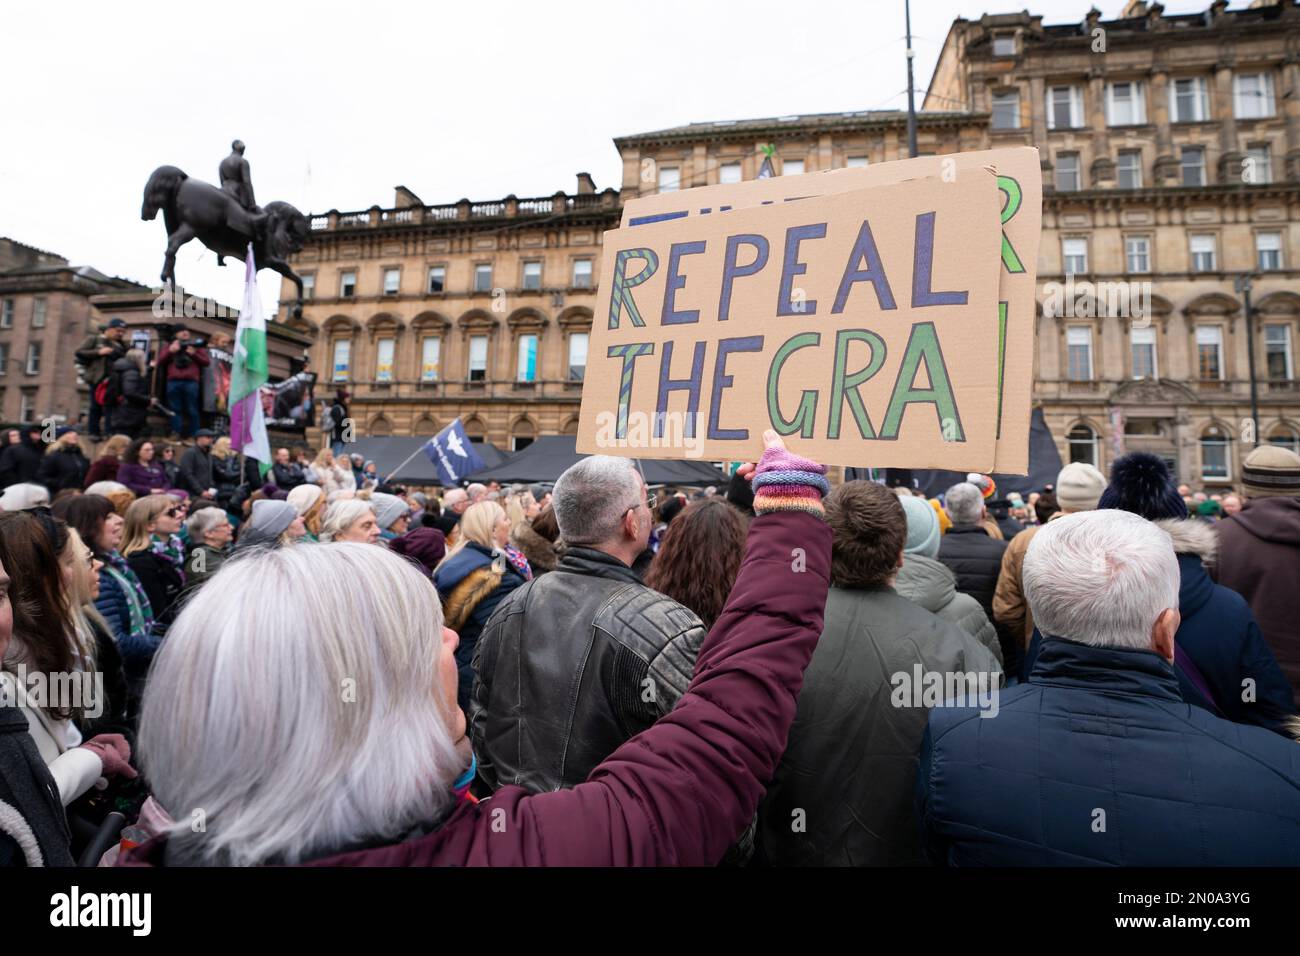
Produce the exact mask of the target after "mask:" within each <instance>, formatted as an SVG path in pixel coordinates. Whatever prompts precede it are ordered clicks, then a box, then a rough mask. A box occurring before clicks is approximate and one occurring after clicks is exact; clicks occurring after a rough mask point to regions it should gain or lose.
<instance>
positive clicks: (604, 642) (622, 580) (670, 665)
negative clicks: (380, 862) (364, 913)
mask: <svg viewBox="0 0 1300 956" xmlns="http://www.w3.org/2000/svg"><path fill="white" fill-rule="evenodd" d="M704 636H705V629H704V626H703V625H702V624H701V623H700V619H699V618H698V617H697V616H696V615H695V613H694V612H693V611H691V610H689V609H688V608H685V607H683V606H682V605H680V604H678V603H677V602H676V601H674V600H672V599H671V598H668V597H665V596H664V595H662V594H660V593H659V592H658V591H652V590H650V588H648V587H646V586H645V585H644V584H642V583H641V581H640V579H638V578H637V576H636V575H635V574H634V573H633V571H632V569H631V568H629V567H628V566H627V565H625V564H623V563H622V562H621V561H619V560H618V559H617V558H615V557H613V556H611V555H608V554H605V553H603V552H601V551H594V550H592V549H590V548H582V547H572V548H570V549H569V550H568V551H567V552H566V553H565V555H564V557H563V558H562V559H561V560H560V562H559V564H558V565H557V567H556V569H555V570H554V571H552V572H551V573H550V574H545V575H543V576H541V577H539V578H534V579H533V580H532V581H529V582H528V583H527V584H525V585H524V586H523V587H521V588H518V589H517V590H515V591H514V592H512V593H511V594H510V595H509V596H508V597H507V598H506V599H505V600H503V601H502V602H501V605H500V606H499V607H498V608H497V609H496V611H495V612H494V613H493V615H492V617H491V618H490V619H489V620H488V622H487V624H486V626H485V627H484V628H483V632H482V634H481V635H480V636H479V639H478V646H477V648H476V650H475V655H474V673H475V679H474V692H473V700H472V702H471V705H470V709H471V717H470V734H471V739H472V741H473V744H474V753H475V755H476V756H477V757H478V765H479V772H480V774H481V775H482V777H483V780H484V781H485V782H486V783H487V784H488V785H489V786H491V787H492V789H494V790H495V789H496V788H498V787H502V786H505V785H507V784H517V785H519V786H521V787H523V788H524V789H526V790H528V791H529V792H531V793H540V792H543V791H549V790H558V789H561V788H563V787H572V786H575V785H576V784H579V783H582V782H583V781H584V780H586V779H587V776H588V775H589V774H590V773H591V771H592V770H593V769H595V767H596V765H597V764H599V763H600V762H601V761H602V760H604V759H605V758H606V757H608V756H609V755H610V754H611V753H613V752H614V750H616V749H617V748H618V747H619V745H620V744H622V743H623V742H624V741H626V740H628V739H629V738H630V737H633V736H635V735H636V734H638V733H640V732H641V731H642V730H645V729H646V728H647V727H649V726H650V725H651V724H653V723H654V722H655V721H656V720H657V719H658V718H659V717H660V716H662V715H663V714H666V713H668V711H670V710H672V708H673V705H674V704H676V703H677V700H678V698H680V697H681V696H682V694H684V693H685V692H686V688H687V685H689V684H690V681H691V677H692V675H693V674H694V672H695V657H696V654H698V653H699V649H700V644H701V643H702V642H703V640H704Z"/></svg>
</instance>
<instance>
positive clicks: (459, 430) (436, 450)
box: [424, 418, 483, 488]
mask: <svg viewBox="0 0 1300 956" xmlns="http://www.w3.org/2000/svg"><path fill="white" fill-rule="evenodd" d="M424 453H425V454H426V455H428V456H429V461H431V462H433V466H434V467H435V468H437V469H438V478H439V480H440V481H441V482H442V484H443V487H446V488H453V487H455V486H457V485H459V484H460V482H461V479H462V478H464V477H465V476H466V475H472V474H474V472H476V471H479V470H480V469H482V467H483V459H482V458H480V457H479V456H478V453H477V452H475V451H474V446H473V445H471V444H470V441H469V436H468V435H466V434H465V426H464V425H462V424H461V423H460V419H459V418H458V419H456V420H455V421H454V422H452V423H451V424H450V425H448V426H447V427H446V428H444V429H443V430H442V431H440V432H438V434H436V435H434V436H433V437H432V438H430V439H429V440H428V441H427V442H425V444H424Z"/></svg>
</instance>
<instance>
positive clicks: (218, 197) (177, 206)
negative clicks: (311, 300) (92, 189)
mask: <svg viewBox="0 0 1300 956" xmlns="http://www.w3.org/2000/svg"><path fill="white" fill-rule="evenodd" d="M160 210H161V211H162V214H163V223H164V224H165V225H166V226H167V256H166V258H164V260H163V271H162V281H163V282H164V283H166V284H168V285H169V286H171V287H172V288H174V287H175V284H176V253H177V251H178V250H179V249H180V247H181V246H183V245H185V243H187V242H189V241H190V240H191V239H198V240H199V241H200V242H202V243H203V244H204V245H205V246H207V247H208V248H209V249H211V250H212V251H213V252H215V253H216V254H217V264H218V265H220V264H221V261H222V257H223V256H230V257H232V258H234V259H238V260H239V261H240V262H242V261H243V260H244V255H245V252H246V250H247V248H248V243H249V242H250V241H251V242H252V243H253V262H254V263H255V264H256V266H257V268H259V269H274V270H275V271H276V272H278V273H280V275H282V276H284V277H285V278H286V279H290V280H292V282H293V284H294V285H295V286H296V287H297V289H298V299H297V302H295V304H294V307H293V315H294V318H299V317H301V316H302V279H301V278H300V277H299V276H298V274H297V273H295V272H294V271H293V269H292V268H291V267H290V265H289V262H288V258H289V256H291V255H293V254H294V253H295V252H298V251H300V250H301V249H302V247H303V245H304V243H305V242H306V241H307V236H308V234H309V233H310V232H311V224H310V223H309V222H308V221H307V217H306V216H304V215H303V214H302V213H300V212H299V211H298V210H297V209H295V208H294V207H293V206H291V205H289V204H288V203H287V202H272V203H267V204H266V208H265V209H256V208H255V209H252V210H248V209H245V208H243V207H242V206H241V205H240V204H239V201H238V199H236V198H235V197H234V196H232V195H231V194H230V193H228V192H225V191H223V190H221V189H218V188H217V187H216V186H213V185H210V184H209V183H205V182H202V181H201V180H197V179H191V178H190V177H189V176H187V175H186V174H185V173H184V172H183V171H182V170H180V169H177V168H176V167H175V166H159V167H158V168H157V169H155V170H154V171H153V174H152V175H151V176H150V177H149V182H148V184H146V185H145V187H144V205H143V207H142V208H141V210H140V218H141V219H143V220H145V221H149V220H152V219H154V218H155V217H156V216H157V215H158V212H159V211H160Z"/></svg>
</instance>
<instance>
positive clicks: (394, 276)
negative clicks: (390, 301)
mask: <svg viewBox="0 0 1300 956" xmlns="http://www.w3.org/2000/svg"><path fill="white" fill-rule="evenodd" d="M401 284H402V270H401V269H385V270H384V295H397V290H398V289H399V288H401Z"/></svg>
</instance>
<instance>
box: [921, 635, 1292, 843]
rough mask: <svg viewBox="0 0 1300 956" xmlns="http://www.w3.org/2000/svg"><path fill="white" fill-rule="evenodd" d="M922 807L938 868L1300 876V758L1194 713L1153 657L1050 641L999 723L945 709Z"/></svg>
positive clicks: (933, 724)
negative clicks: (1283, 871)
mask: <svg viewBox="0 0 1300 956" xmlns="http://www.w3.org/2000/svg"><path fill="white" fill-rule="evenodd" d="M917 799H918V812H919V815H920V819H921V821H922V826H923V828H924V836H925V844H926V850H927V853H928V854H929V856H930V858H931V860H932V861H934V862H936V863H946V864H951V865H960V866H1044V865H1062V866H1079V865H1098V866H1260V865H1285V866H1295V865H1298V864H1300V745H1298V744H1296V743H1295V742H1293V741H1290V740H1287V739H1286V738H1284V737H1282V736H1280V735H1278V734H1274V733H1270V732H1269V731H1267V730H1264V729H1262V728H1259V727H1251V726H1248V725H1244V724H1234V723H1230V722H1228V721H1226V720H1222V719H1220V718H1218V717H1215V716H1214V715H1213V714H1210V713H1209V712H1207V711H1205V710H1202V709H1201V708H1199V707H1193V706H1191V705H1190V704H1186V703H1184V702H1183V700H1182V698H1181V696H1180V694H1179V690H1178V679H1177V678H1176V677H1175V675H1174V670H1173V667H1172V666H1170V665H1169V664H1168V663H1166V662H1165V660H1164V659H1163V658H1161V657H1159V656H1158V655H1156V654H1155V653H1154V652H1151V651H1139V650H1124V649H1119V648H1109V647H1088V646H1086V645H1083V644H1078V643H1075V642H1073V641H1066V640H1060V639H1056V638H1048V639H1047V640H1045V641H1044V642H1043V649H1042V653H1041V654H1040V655H1039V658H1038V662H1037V664H1036V665H1035V667H1034V670H1033V673H1032V674H1031V675H1030V678H1029V681H1028V683H1025V684H1020V685H1017V686H1016V687H1014V688H1012V689H1010V690H1007V691H1004V692H1003V693H1002V696H1001V700H1000V709H999V712H998V714H997V716H995V717H990V718H981V717H980V716H979V711H978V710H974V709H971V708H958V707H953V708H943V707H936V708H935V709H934V710H932V711H931V714H930V724H929V728H928V729H927V731H926V737H925V741H924V742H923V744H922V748H921V763H920V767H919V770H918V776H917Z"/></svg>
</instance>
